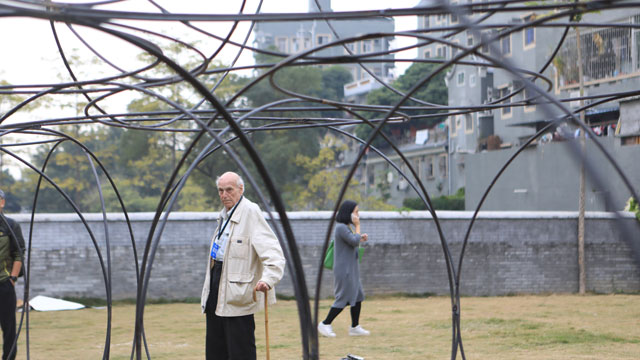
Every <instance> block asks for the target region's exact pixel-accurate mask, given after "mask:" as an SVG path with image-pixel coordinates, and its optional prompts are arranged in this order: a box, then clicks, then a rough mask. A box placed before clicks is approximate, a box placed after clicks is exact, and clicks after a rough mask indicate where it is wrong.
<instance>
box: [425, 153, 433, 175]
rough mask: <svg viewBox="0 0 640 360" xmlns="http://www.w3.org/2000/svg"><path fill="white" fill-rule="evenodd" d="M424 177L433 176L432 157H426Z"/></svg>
mask: <svg viewBox="0 0 640 360" xmlns="http://www.w3.org/2000/svg"><path fill="white" fill-rule="evenodd" d="M424 170H425V171H424V172H425V177H426V178H427V179H432V178H433V177H434V176H433V175H434V174H433V157H431V156H429V157H428V158H426V161H425V169H424Z"/></svg>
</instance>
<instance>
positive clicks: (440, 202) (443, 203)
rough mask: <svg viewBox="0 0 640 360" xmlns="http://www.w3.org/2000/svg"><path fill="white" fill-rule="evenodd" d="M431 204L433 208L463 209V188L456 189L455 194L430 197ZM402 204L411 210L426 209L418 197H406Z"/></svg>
mask: <svg viewBox="0 0 640 360" xmlns="http://www.w3.org/2000/svg"><path fill="white" fill-rule="evenodd" d="M431 204H432V205H433V208H434V209H435V210H464V188H460V189H458V191H457V192H456V194H455V195H451V196H446V195H444V196H439V197H436V198H432V199H431ZM402 206H403V207H406V208H409V209H411V210H426V209H427V206H426V205H425V204H424V203H423V202H422V200H421V199H420V198H406V199H404V200H403V201H402Z"/></svg>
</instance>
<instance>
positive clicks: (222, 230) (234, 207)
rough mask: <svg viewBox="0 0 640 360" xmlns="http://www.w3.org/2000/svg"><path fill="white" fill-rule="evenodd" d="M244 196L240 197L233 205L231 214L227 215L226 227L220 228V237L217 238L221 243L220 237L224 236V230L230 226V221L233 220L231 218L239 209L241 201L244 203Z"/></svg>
mask: <svg viewBox="0 0 640 360" xmlns="http://www.w3.org/2000/svg"><path fill="white" fill-rule="evenodd" d="M243 197H244V196H240V200H238V202H237V203H236V204H235V205H233V208H232V209H231V212H230V213H229V214H228V215H227V221H225V222H224V225H222V227H221V228H220V230H219V231H218V237H217V238H216V239H217V241H220V237H221V236H222V233H223V232H224V229H225V228H226V227H227V225H228V224H229V220H231V216H232V215H233V213H234V212H235V211H236V208H237V207H238V204H240V201H242V198H243Z"/></svg>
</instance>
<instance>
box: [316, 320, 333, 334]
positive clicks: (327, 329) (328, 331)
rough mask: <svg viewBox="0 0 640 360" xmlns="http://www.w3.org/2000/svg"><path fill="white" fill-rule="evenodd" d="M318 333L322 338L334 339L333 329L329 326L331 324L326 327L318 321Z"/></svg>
mask: <svg viewBox="0 0 640 360" xmlns="http://www.w3.org/2000/svg"><path fill="white" fill-rule="evenodd" d="M318 332H319V333H320V335H322V336H326V337H336V333H334V332H333V327H332V326H331V324H329V325H327V324H325V323H324V322H322V321H320V323H319V324H318Z"/></svg>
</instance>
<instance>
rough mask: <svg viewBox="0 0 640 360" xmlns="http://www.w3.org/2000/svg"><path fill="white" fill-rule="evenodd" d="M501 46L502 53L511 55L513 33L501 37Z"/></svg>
mask: <svg viewBox="0 0 640 360" xmlns="http://www.w3.org/2000/svg"><path fill="white" fill-rule="evenodd" d="M500 47H501V48H502V55H504V56H507V55H511V34H508V35H505V36H504V37H502V38H501V39H500Z"/></svg>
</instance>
